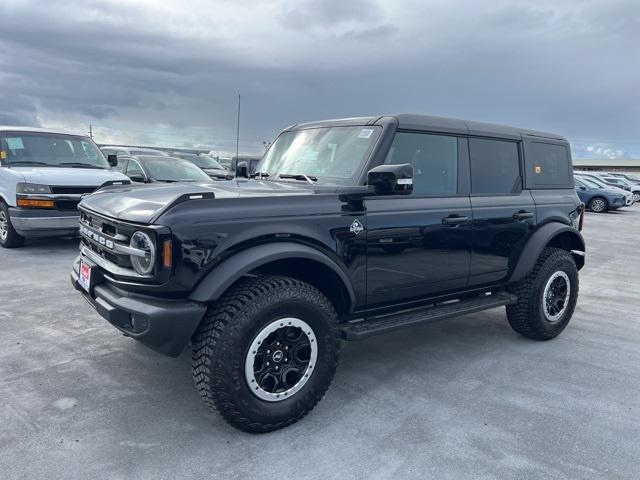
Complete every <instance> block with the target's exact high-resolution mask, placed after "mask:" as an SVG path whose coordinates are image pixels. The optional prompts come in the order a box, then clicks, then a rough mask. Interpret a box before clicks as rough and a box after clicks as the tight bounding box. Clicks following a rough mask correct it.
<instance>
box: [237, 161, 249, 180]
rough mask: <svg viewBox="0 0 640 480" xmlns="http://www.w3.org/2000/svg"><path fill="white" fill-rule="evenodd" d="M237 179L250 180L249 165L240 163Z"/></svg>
mask: <svg viewBox="0 0 640 480" xmlns="http://www.w3.org/2000/svg"><path fill="white" fill-rule="evenodd" d="M236 178H249V164H247V162H244V161H243V162H238V164H237V165H236Z"/></svg>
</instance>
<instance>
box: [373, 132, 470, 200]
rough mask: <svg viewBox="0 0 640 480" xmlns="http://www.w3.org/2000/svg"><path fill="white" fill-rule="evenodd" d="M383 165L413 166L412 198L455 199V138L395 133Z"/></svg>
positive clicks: (456, 158)
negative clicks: (447, 196)
mask: <svg viewBox="0 0 640 480" xmlns="http://www.w3.org/2000/svg"><path fill="white" fill-rule="evenodd" d="M384 163H386V164H401V163H411V164H412V165H413V194H414V195H430V196H438V195H455V194H456V193H457V192H458V139H457V138H456V137H450V136H446V135H431V134H427V133H408V132H398V133H397V134H396V136H395V138H394V139H393V144H392V145H391V148H390V149H389V153H388V154H387V158H386V159H385V162H384Z"/></svg>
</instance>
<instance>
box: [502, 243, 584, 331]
mask: <svg viewBox="0 0 640 480" xmlns="http://www.w3.org/2000/svg"><path fill="white" fill-rule="evenodd" d="M509 290H510V291H511V292H512V293H515V294H516V295H517V296H518V303H516V304H513V305H507V318H508V319H509V324H510V325H511V328H513V330H515V331H516V332H518V333H519V334H520V335H523V336H525V337H527V338H532V339H534V340H549V339H551V338H554V337H557V336H558V335H560V333H561V332H562V331H563V330H564V329H565V327H566V326H567V324H568V323H569V321H570V320H571V317H572V315H573V310H574V309H575V307H576V302H577V300H578V269H577V267H576V263H575V261H574V260H573V257H572V256H571V254H570V253H569V252H567V251H566V250H562V249H559V248H545V249H544V250H542V253H541V254H540V257H539V258H538V261H537V262H536V264H535V266H534V268H533V270H532V271H531V273H530V274H529V275H528V276H527V278H525V279H524V280H523V281H522V282H520V283H519V284H517V285H514V286H512V287H510V289H509Z"/></svg>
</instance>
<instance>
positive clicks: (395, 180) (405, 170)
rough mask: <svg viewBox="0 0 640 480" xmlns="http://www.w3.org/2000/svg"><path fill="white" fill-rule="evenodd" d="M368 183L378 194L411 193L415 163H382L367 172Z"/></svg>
mask: <svg viewBox="0 0 640 480" xmlns="http://www.w3.org/2000/svg"><path fill="white" fill-rule="evenodd" d="M367 184H368V185H373V187H374V188H375V191H376V194H377V195H393V194H397V195H409V194H410V193H411V192H413V165H411V164H410V163H403V164H400V165H380V166H377V167H375V168H372V169H371V170H369V172H368V173H367Z"/></svg>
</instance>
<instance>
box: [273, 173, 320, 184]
mask: <svg viewBox="0 0 640 480" xmlns="http://www.w3.org/2000/svg"><path fill="white" fill-rule="evenodd" d="M278 178H292V179H294V180H302V181H304V182H307V183H310V184H312V185H313V183H314V182H317V181H318V178H317V177H314V176H313V175H305V174H304V173H295V174H294V173H281V174H279V175H278Z"/></svg>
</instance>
